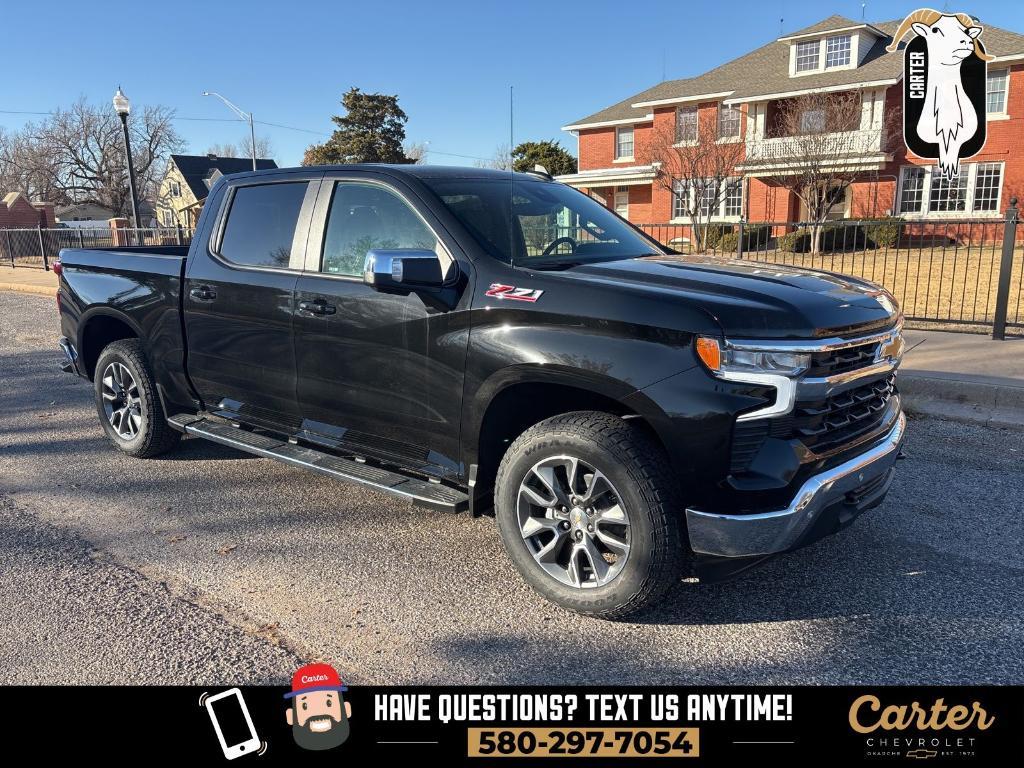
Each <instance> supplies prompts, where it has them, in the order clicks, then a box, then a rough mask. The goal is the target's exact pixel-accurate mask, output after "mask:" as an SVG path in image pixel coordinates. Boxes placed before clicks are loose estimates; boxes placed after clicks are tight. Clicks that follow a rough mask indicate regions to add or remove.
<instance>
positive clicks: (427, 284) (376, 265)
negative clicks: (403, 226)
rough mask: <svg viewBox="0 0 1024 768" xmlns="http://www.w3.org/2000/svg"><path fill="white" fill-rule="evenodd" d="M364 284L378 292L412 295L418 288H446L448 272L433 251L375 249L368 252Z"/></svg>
mask: <svg viewBox="0 0 1024 768" xmlns="http://www.w3.org/2000/svg"><path fill="white" fill-rule="evenodd" d="M363 282H364V283H366V284H367V285H369V286H372V287H373V288H376V289H377V290H378V291H401V292H403V293H409V292H410V291H413V290H415V289H417V288H440V287H442V286H443V285H444V270H442V268H441V260H440V259H439V258H438V256H437V254H436V253H434V252H433V251H428V250H426V249H422V250H420V249H415V248H403V249H397V250H385V249H377V248H375V249H373V250H372V251H367V253H366V261H365V263H364V265H363Z"/></svg>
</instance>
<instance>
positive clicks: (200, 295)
mask: <svg viewBox="0 0 1024 768" xmlns="http://www.w3.org/2000/svg"><path fill="white" fill-rule="evenodd" d="M188 295H189V296H191V297H192V298H193V299H195V300H196V301H213V300H214V299H216V298H217V291H215V290H214V289H213V288H211V287H210V286H208V285H200V286H199V287H198V288H193V289H192V290H191V291H189V292H188Z"/></svg>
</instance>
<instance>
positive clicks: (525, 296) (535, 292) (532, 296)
mask: <svg viewBox="0 0 1024 768" xmlns="http://www.w3.org/2000/svg"><path fill="white" fill-rule="evenodd" d="M542 293H544V291H542V290H541V289H540V288H516V287H515V286H514V285H503V284H501V283H491V287H490V288H488V289H487V292H486V293H485V294H484V296H490V297H491V298H494V299H511V300H512V301H529V302H530V303H531V304H532V303H533V302H535V301H537V299H539V298H540V295H541V294H542Z"/></svg>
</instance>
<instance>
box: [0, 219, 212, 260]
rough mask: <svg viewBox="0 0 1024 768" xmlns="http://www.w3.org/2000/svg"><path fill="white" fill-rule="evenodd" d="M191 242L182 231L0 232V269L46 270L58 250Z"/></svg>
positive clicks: (189, 233)
mask: <svg viewBox="0 0 1024 768" xmlns="http://www.w3.org/2000/svg"><path fill="white" fill-rule="evenodd" d="M191 241H192V230H191V229H184V228H182V227H150V228H140V229H134V228H127V229H111V228H110V227H99V228H96V229H88V228H84V227H83V228H79V227H59V228H54V229H47V228H43V227H35V228H32V229H0V265H5V266H11V267H30V268H36V269H49V268H50V264H51V263H52V262H53V261H54V259H56V258H57V254H58V253H60V251H61V249H62V248H112V247H125V246H153V245H188V244H189V243H190V242H191Z"/></svg>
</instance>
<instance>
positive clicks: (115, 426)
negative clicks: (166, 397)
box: [93, 339, 181, 459]
mask: <svg viewBox="0 0 1024 768" xmlns="http://www.w3.org/2000/svg"><path fill="white" fill-rule="evenodd" d="M93 379H94V386H95V391H96V410H97V412H98V413H99V416H100V423H101V424H102V425H103V430H104V431H105V432H106V433H107V437H109V438H110V441H111V442H112V443H113V444H114V445H115V446H117V448H118V449H119V450H121V451H123V452H124V453H127V454H128V455H129V456H137V457H139V458H143V459H148V458H150V457H151V456H158V455H159V454H161V453H165V452H166V451H168V450H170V449H171V448H173V447H174V446H175V445H177V443H178V441H179V440H180V439H181V433H180V432H177V431H175V430H174V429H172V428H171V426H170V425H169V424H168V423H167V417H166V415H165V414H164V409H163V406H162V405H161V403H160V398H159V397H157V393H156V384H155V383H154V381H153V372H152V370H151V369H150V367H149V363H148V362H147V360H146V356H145V354H143V351H142V344H141V343H140V342H139V341H138V340H137V339H122V340H121V341H115V342H113V343H111V344H108V345H107V346H106V347H105V348H104V349H103V351H102V352H101V353H100V357H99V360H97V361H96V374H95V376H94V377H93Z"/></svg>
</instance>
